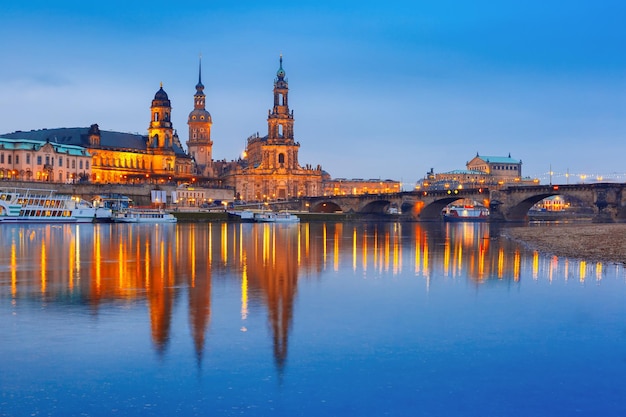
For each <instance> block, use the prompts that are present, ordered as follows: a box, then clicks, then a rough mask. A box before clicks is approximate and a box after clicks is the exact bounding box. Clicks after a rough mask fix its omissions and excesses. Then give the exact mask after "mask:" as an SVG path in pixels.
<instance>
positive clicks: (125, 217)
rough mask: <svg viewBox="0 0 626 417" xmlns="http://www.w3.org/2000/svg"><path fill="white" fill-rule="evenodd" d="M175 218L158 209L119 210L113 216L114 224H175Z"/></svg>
mask: <svg viewBox="0 0 626 417" xmlns="http://www.w3.org/2000/svg"><path fill="white" fill-rule="evenodd" d="M176 221H177V219H176V217H175V216H174V215H173V214H171V213H167V212H165V211H163V210H160V209H136V208H129V209H127V210H121V211H119V212H117V213H116V214H115V216H113V222H115V223H176Z"/></svg>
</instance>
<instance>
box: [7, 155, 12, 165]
mask: <svg viewBox="0 0 626 417" xmlns="http://www.w3.org/2000/svg"><path fill="white" fill-rule="evenodd" d="M7 164H9V165H11V155H7Z"/></svg>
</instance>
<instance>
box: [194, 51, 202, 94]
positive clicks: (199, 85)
mask: <svg viewBox="0 0 626 417" xmlns="http://www.w3.org/2000/svg"><path fill="white" fill-rule="evenodd" d="M196 90H197V92H198V93H202V90H204V85H202V54H201V55H200V59H199V61H198V84H196Z"/></svg>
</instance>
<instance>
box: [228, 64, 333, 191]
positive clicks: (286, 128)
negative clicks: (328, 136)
mask: <svg viewBox="0 0 626 417" xmlns="http://www.w3.org/2000/svg"><path fill="white" fill-rule="evenodd" d="M299 148H300V143H298V142H296V141H295V139H294V116H293V110H291V111H290V110H289V85H288V83H287V79H286V78H285V71H284V69H283V58H282V56H281V57H280V65H279V69H278V71H277V72H276V79H275V80H274V105H273V107H272V109H270V110H269V114H268V117H267V135H266V136H263V137H261V136H260V135H259V134H256V135H252V136H250V137H249V138H248V140H247V144H246V150H245V154H244V158H243V159H241V160H239V161H235V162H233V163H232V164H226V165H225V166H224V167H223V168H222V172H221V176H222V178H223V179H224V183H225V184H226V185H229V186H232V187H234V189H235V193H236V195H237V197H238V198H239V199H242V200H246V201H263V200H276V199H278V200H283V199H291V198H297V197H300V196H318V195H321V194H322V168H321V166H320V165H318V166H317V167H315V168H313V167H312V166H310V165H306V166H304V167H302V166H301V165H300V164H299V162H298V150H299Z"/></svg>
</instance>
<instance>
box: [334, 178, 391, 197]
mask: <svg viewBox="0 0 626 417" xmlns="http://www.w3.org/2000/svg"><path fill="white" fill-rule="evenodd" d="M400 191H402V187H401V184H400V181H394V180H378V179H370V180H364V179H360V178H353V179H346V178H333V179H325V180H324V195H328V196H330V195H363V194H390V193H399V192H400Z"/></svg>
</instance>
